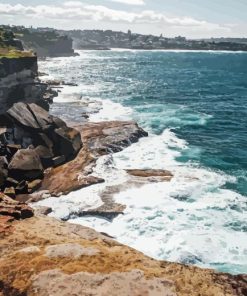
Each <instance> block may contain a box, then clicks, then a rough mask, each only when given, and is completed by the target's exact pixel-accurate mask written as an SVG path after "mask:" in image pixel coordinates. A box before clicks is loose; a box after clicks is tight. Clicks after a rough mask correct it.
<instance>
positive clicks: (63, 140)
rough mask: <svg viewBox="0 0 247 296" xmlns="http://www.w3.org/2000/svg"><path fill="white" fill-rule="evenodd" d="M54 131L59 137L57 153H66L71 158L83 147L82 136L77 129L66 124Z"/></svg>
mask: <svg viewBox="0 0 247 296" xmlns="http://www.w3.org/2000/svg"><path fill="white" fill-rule="evenodd" d="M54 133H55V135H56V138H57V141H56V146H55V147H56V152H57V153H56V154H58V155H65V157H66V158H69V157H71V156H73V155H75V154H76V153H78V151H79V150H80V149H81V147H82V141H81V136H80V133H79V132H78V131H77V130H76V129H74V128H70V127H67V126H64V127H61V128H58V129H55V131H54Z"/></svg>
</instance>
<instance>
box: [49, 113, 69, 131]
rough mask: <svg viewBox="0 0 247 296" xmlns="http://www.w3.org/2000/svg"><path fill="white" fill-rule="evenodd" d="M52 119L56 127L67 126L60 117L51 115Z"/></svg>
mask: <svg viewBox="0 0 247 296" xmlns="http://www.w3.org/2000/svg"><path fill="white" fill-rule="evenodd" d="M52 120H53V122H54V124H55V126H56V127H57V128H59V127H66V126H67V125H66V123H65V122H64V121H63V120H62V119H60V118H59V117H56V116H52Z"/></svg>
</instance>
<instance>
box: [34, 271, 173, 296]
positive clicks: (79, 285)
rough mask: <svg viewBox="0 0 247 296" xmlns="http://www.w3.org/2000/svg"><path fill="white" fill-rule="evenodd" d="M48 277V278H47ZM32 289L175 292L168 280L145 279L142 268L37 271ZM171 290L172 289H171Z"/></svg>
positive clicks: (57, 293) (153, 295)
mask: <svg viewBox="0 0 247 296" xmlns="http://www.w3.org/2000/svg"><path fill="white" fill-rule="evenodd" d="M51 279H52V280H51ZM32 289H33V291H37V295H39V296H46V295H48V293H50V294H52V295H53V296H67V295H78V296H79V295H82V294H81V293H82V291H83V295H85V296H90V295H109V296H130V295H131V296H144V295H145V296H175V295H177V294H176V293H175V292H174V290H175V289H174V285H173V283H172V282H171V281H168V280H165V279H161V278H153V279H146V278H145V276H144V273H143V271H141V270H132V271H130V272H122V273H121V272H113V273H109V274H100V273H97V274H91V273H87V272H80V273H75V274H72V275H66V274H64V273H62V272H61V271H58V270H49V271H45V272H42V273H40V274H39V275H38V276H36V277H35V278H34V279H33V285H32ZM172 290H173V291H172Z"/></svg>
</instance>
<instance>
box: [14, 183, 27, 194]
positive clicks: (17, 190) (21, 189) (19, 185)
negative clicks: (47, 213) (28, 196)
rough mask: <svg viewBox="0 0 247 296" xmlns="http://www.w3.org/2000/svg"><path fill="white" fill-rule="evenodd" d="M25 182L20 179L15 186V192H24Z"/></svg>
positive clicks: (25, 189) (25, 188)
mask: <svg viewBox="0 0 247 296" xmlns="http://www.w3.org/2000/svg"><path fill="white" fill-rule="evenodd" d="M27 188H28V186H27V182H26V181H24V180H23V181H21V182H20V183H19V184H18V185H17V186H16V188H15V192H16V194H24V193H26V192H27Z"/></svg>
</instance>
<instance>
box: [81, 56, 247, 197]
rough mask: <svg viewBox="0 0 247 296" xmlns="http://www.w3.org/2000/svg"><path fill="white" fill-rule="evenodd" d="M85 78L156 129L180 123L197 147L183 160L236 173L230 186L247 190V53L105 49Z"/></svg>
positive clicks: (180, 130)
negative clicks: (113, 50)
mask: <svg viewBox="0 0 247 296" xmlns="http://www.w3.org/2000/svg"><path fill="white" fill-rule="evenodd" d="M93 54H94V55H95V53H93ZM89 55H90V54H89ZM83 68H84V65H83V66H82V71H84V70H83ZM88 71H90V73H88ZM88 74H90V75H89V76H88ZM81 79H85V81H87V82H88V83H93V84H96V85H97V83H99V84H102V83H103V84H104V87H103V88H99V91H98V93H97V95H98V96H99V97H101V98H109V99H111V100H114V101H117V102H120V103H121V104H123V105H124V106H131V107H132V108H134V109H135V110H136V111H137V113H138V114H139V118H138V120H139V121H140V122H141V124H142V125H144V126H147V127H149V128H150V127H151V128H152V130H153V132H154V133H157V134H160V133H162V132H163V130H164V129H166V128H168V127H169V128H172V129H174V131H175V132H176V134H177V135H178V136H179V137H181V138H182V139H185V140H186V141H187V142H188V143H189V146H190V148H191V149H190V151H189V153H188V151H187V152H186V153H185V154H184V155H183V156H182V157H181V158H180V160H181V161H183V162H186V161H194V162H198V163H199V164H200V165H204V166H206V167H210V168H213V169H216V170H221V171H223V172H226V173H227V174H230V175H232V176H236V177H237V182H236V183H233V184H226V186H227V187H228V188H231V189H233V190H235V191H237V192H239V193H241V194H244V195H247V54H246V53H222V52H220V53H206V52H150V51H149V52H141V51H137V52H99V53H97V56H96V58H95V59H94V58H92V59H90V70H88V68H86V71H85V72H84V74H83V76H82V77H81Z"/></svg>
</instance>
